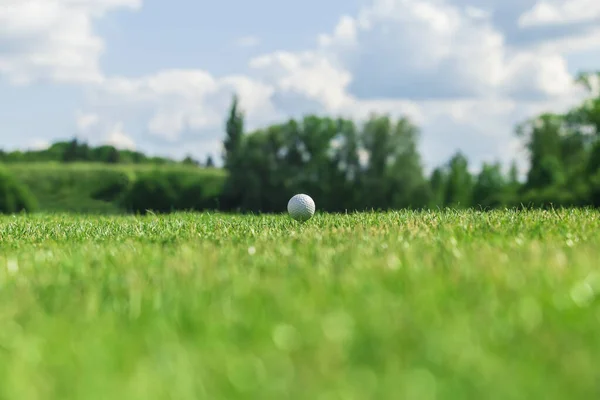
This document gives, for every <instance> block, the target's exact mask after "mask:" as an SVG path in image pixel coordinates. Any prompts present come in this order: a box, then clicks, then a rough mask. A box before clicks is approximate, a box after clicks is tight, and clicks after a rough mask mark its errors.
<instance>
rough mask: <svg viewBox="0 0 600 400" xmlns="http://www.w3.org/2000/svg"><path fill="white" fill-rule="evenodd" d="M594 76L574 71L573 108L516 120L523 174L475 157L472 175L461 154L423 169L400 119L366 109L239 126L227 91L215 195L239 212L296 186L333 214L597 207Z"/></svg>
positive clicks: (411, 132)
mask: <svg viewBox="0 0 600 400" xmlns="http://www.w3.org/2000/svg"><path fill="white" fill-rule="evenodd" d="M599 78H600V73H594V74H590V73H588V74H581V75H580V76H579V77H578V78H577V81H578V83H579V84H581V85H583V86H584V87H585V88H586V89H587V91H588V98H587V99H585V101H583V102H582V103H581V104H579V105H577V106H576V107H574V108H572V109H570V110H568V111H567V112H565V113H562V114H559V113H544V114H541V115H538V116H535V117H533V118H530V119H529V120H527V121H524V122H523V123H521V124H519V125H518V126H517V127H516V129H515V135H517V136H518V137H519V138H520V139H521V140H522V141H523V143H524V144H525V147H526V149H527V151H528V155H529V161H530V166H529V169H528V172H527V175H526V179H525V181H524V182H522V181H520V180H519V176H518V171H517V167H516V164H515V163H514V162H513V163H512V165H510V167H509V168H508V171H506V172H504V168H503V165H501V164H500V163H484V164H483V165H482V166H481V169H480V172H478V173H477V174H471V173H470V172H469V161H468V160H467V158H466V157H465V156H464V155H463V154H462V153H461V152H457V153H456V154H454V155H453V156H452V157H451V158H450V160H448V161H447V162H446V163H443V164H442V165H440V166H438V167H437V168H435V169H434V170H433V172H432V173H431V174H429V176H426V175H425V173H424V170H423V166H422V162H421V156H420V155H419V152H418V150H417V147H418V140H419V135H420V132H419V129H418V127H417V126H415V125H414V124H413V123H412V122H411V121H410V120H409V119H408V118H405V117H402V118H399V119H397V120H393V119H391V118H390V117H389V116H387V115H372V116H371V117H370V118H369V119H368V120H367V121H366V122H364V123H362V124H360V125H359V124H357V123H355V122H354V121H351V120H346V119H334V118H329V117H318V116H306V117H304V118H303V119H301V120H294V119H291V120H289V121H287V122H285V123H282V124H276V125H273V126H269V127H267V128H265V129H260V130H257V131H255V132H251V133H248V134H246V133H245V132H244V115H243V112H241V111H240V110H239V106H238V102H237V99H235V98H234V101H233V104H232V107H231V110H230V113H229V116H228V119H227V123H226V137H225V140H224V148H225V156H224V159H225V168H226V169H227V170H228V171H229V178H228V182H227V184H226V186H225V190H224V196H225V198H226V199H228V202H227V204H228V206H229V207H230V208H239V209H241V210H248V211H256V210H262V211H278V210H281V207H282V206H281V205H282V204H285V203H286V201H287V199H288V198H289V196H290V195H292V194H294V193H298V192H305V193H309V194H310V195H311V196H313V197H314V198H315V201H316V202H317V203H318V204H319V208H321V209H323V210H326V211H334V212H342V211H346V210H348V211H354V210H369V209H375V210H389V209H402V208H415V209H416V208H438V207H452V208H471V207H475V208H481V209H493V208H502V207H521V206H525V207H553V206H556V207H560V206H565V207H569V206H594V207H595V206H600V141H599V140H598V139H599V134H600V92H599V91H598V88H597V87H596V86H597V85H596V86H595V84H597V82H598V81H599V80H600V79H599Z"/></svg>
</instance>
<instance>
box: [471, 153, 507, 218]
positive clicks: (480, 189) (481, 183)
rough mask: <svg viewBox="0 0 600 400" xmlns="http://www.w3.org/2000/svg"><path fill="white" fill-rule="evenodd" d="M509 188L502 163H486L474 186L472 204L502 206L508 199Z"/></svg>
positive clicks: (489, 206)
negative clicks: (503, 173)
mask: <svg viewBox="0 0 600 400" xmlns="http://www.w3.org/2000/svg"><path fill="white" fill-rule="evenodd" d="M507 188H508V186H507V184H506V180H505V178H504V176H503V175H502V166H501V165H500V163H495V164H492V165H490V164H487V163H484V164H483V167H482V168H481V171H480V172H479V175H477V179H476V181H475V185H474V187H473V198H472V204H473V205H474V206H476V207H483V208H497V207H499V206H502V205H504V204H506V201H507V198H506V195H507Z"/></svg>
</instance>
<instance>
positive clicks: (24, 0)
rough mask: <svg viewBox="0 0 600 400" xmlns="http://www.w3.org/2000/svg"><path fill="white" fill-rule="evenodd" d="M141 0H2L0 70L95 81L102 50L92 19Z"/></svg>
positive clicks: (13, 76)
mask: <svg viewBox="0 0 600 400" xmlns="http://www.w3.org/2000/svg"><path fill="white" fill-rule="evenodd" d="M141 4H142V2H141V0H3V1H2V2H1V3H0V74H2V75H4V76H5V77H6V78H7V79H8V80H9V81H10V82H12V83H15V84H28V83H32V82H35V81H55V82H61V83H87V82H100V81H101V80H102V71H101V70H100V67H99V64H98V61H99V58H100V56H101V54H102V51H103V50H104V44H103V42H102V39H101V38H100V37H98V36H97V35H96V34H95V33H94V31H93V26H92V23H93V20H94V19H95V18H100V17H102V16H103V15H104V14H105V13H106V12H109V11H111V10H114V9H119V8H129V9H137V8H139V7H141Z"/></svg>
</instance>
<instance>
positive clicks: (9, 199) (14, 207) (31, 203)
mask: <svg viewBox="0 0 600 400" xmlns="http://www.w3.org/2000/svg"><path fill="white" fill-rule="evenodd" d="M36 208H37V201H36V199H35V197H34V196H33V194H31V192H30V191H29V190H28V189H27V187H26V186H24V185H23V184H21V183H20V182H19V181H17V180H16V179H15V178H14V177H13V176H12V175H11V174H9V173H8V172H7V171H5V170H3V169H0V214H14V213H19V212H22V211H27V212H31V211H34V210H35V209H36Z"/></svg>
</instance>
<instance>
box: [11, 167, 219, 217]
mask: <svg viewBox="0 0 600 400" xmlns="http://www.w3.org/2000/svg"><path fill="white" fill-rule="evenodd" d="M5 167H6V168H7V169H8V170H9V171H10V172H12V173H13V174H14V175H15V177H16V178H17V179H18V180H19V181H21V182H23V183H24V184H25V185H26V186H27V187H28V188H29V189H30V190H31V192H32V194H33V195H34V196H35V198H36V199H37V201H38V203H39V206H40V210H42V211H44V212H50V213H57V212H59V213H65V212H69V213H83V214H104V215H107V214H108V215H114V214H124V213H125V211H124V210H123V208H122V206H121V205H120V204H119V203H118V201H115V199H104V198H99V197H98V196H96V194H97V193H98V192H101V191H102V190H103V189H104V188H105V187H107V186H110V185H112V184H117V183H122V182H130V181H133V180H135V178H136V176H137V175H139V174H140V173H145V172H151V171H160V172H161V173H178V174H185V175H188V176H189V175H193V176H196V177H197V178H198V179H201V180H202V181H203V182H205V189H206V195H207V196H211V195H215V194H216V193H220V191H221V187H222V185H223V183H224V181H225V177H226V175H225V172H224V171H222V170H218V169H213V168H197V167H191V166H187V165H182V164H174V165H160V166H156V165H152V164H131V165H128V164H115V165H108V164H99V163H72V164H65V163H53V162H39V163H12V164H5Z"/></svg>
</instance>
